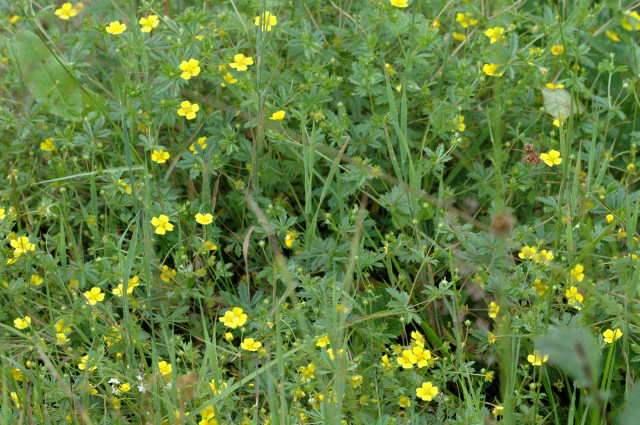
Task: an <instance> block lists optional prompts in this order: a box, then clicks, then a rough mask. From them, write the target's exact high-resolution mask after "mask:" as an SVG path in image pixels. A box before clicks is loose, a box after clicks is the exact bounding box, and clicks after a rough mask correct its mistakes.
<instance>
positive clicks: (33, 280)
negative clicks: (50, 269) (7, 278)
mask: <svg viewBox="0 0 640 425" xmlns="http://www.w3.org/2000/svg"><path fill="white" fill-rule="evenodd" d="M42 282H44V279H43V278H42V277H40V276H39V275H37V274H32V275H31V277H30V278H29V283H30V284H31V285H34V286H40V285H42Z"/></svg>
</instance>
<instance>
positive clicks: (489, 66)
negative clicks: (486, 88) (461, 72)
mask: <svg viewBox="0 0 640 425" xmlns="http://www.w3.org/2000/svg"><path fill="white" fill-rule="evenodd" d="M498 68H499V66H498V65H497V64H495V63H485V64H484V66H483V67H482V71H483V72H484V73H485V74H487V75H489V76H490V77H502V74H504V71H502V72H496V71H497V70H498Z"/></svg>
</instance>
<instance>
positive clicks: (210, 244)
mask: <svg viewBox="0 0 640 425" xmlns="http://www.w3.org/2000/svg"><path fill="white" fill-rule="evenodd" d="M203 247H205V248H206V249H208V250H209V251H215V250H216V249H218V247H217V246H216V244H214V243H213V242H211V241H206V242H205V243H204V245H203Z"/></svg>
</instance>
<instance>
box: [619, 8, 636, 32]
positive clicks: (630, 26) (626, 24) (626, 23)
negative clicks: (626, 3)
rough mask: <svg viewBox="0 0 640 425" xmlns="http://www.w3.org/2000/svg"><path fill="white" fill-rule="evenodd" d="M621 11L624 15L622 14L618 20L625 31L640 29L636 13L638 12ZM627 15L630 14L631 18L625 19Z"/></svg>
mask: <svg viewBox="0 0 640 425" xmlns="http://www.w3.org/2000/svg"><path fill="white" fill-rule="evenodd" d="M623 13H624V14H625V15H626V16H624V17H623V18H622V19H621V21H620V22H621V23H622V28H624V29H626V30H627V31H633V30H636V31H638V29H640V14H638V12H635V11H634V12H632V11H630V10H625V11H624V12H623ZM627 16H630V17H631V18H633V19H631V20H629V19H627Z"/></svg>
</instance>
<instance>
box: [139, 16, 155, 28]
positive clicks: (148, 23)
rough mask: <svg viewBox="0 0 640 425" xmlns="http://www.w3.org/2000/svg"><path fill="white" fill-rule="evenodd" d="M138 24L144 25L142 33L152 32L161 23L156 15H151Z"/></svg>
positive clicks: (141, 19)
mask: <svg viewBox="0 0 640 425" xmlns="http://www.w3.org/2000/svg"><path fill="white" fill-rule="evenodd" d="M138 23H139V24H140V25H142V28H140V31H142V32H151V30H152V29H154V28H155V27H157V26H158V23H159V21H158V17H157V16H156V15H149V16H147V17H146V18H140V21H138Z"/></svg>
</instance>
